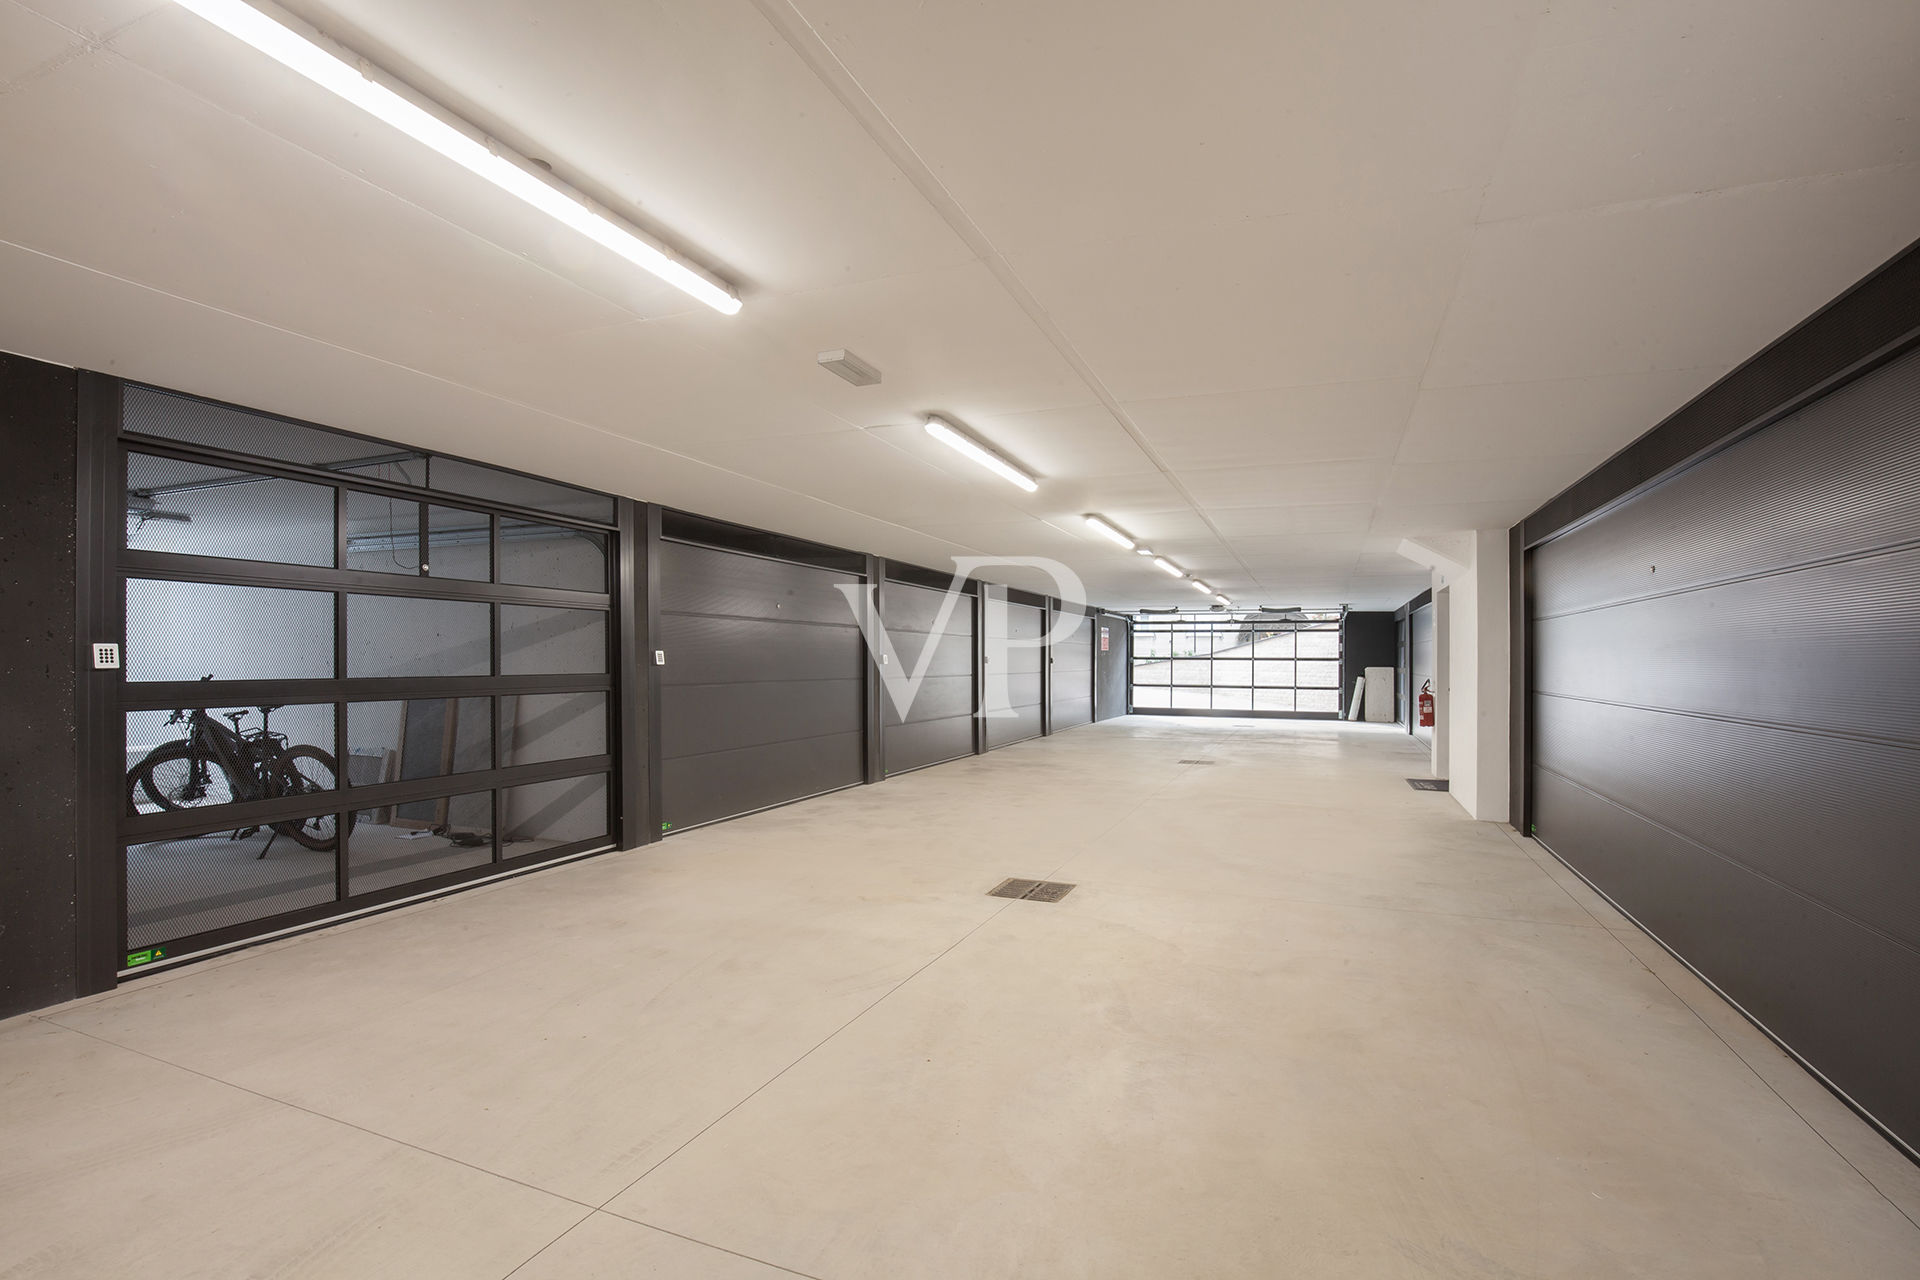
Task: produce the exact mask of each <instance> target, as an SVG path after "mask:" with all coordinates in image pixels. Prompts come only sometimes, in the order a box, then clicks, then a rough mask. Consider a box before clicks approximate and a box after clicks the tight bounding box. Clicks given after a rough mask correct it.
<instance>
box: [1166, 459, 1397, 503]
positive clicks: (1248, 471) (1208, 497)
mask: <svg viewBox="0 0 1920 1280" xmlns="http://www.w3.org/2000/svg"><path fill="white" fill-rule="evenodd" d="M1389 469H1390V464H1388V463H1386V462H1384V461H1361V462H1302V463H1298V464H1296V465H1293V466H1285V467H1235V468H1231V469H1228V470H1221V471H1183V472H1181V473H1180V479H1181V481H1182V482H1183V483H1184V484H1185V485H1186V486H1187V488H1188V489H1189V490H1191V491H1192V493H1193V495H1194V496H1195V497H1196V498H1198V499H1199V500H1200V502H1201V504H1202V505H1203V506H1205V507H1206V508H1207V509H1208V510H1213V509H1215V508H1222V507H1271V506H1277V505H1281V504H1288V505H1292V504H1300V505H1304V506H1327V505H1338V504H1345V503H1355V502H1367V503H1370V502H1372V501H1374V499H1375V498H1376V497H1377V496H1378V495H1379V492H1380V485H1381V483H1382V482H1383V481H1384V480H1385V479H1386V476H1387V471H1388V470H1389Z"/></svg>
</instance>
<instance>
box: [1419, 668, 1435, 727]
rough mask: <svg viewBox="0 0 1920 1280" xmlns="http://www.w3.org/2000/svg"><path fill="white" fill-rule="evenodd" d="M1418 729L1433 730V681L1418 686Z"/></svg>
mask: <svg viewBox="0 0 1920 1280" xmlns="http://www.w3.org/2000/svg"><path fill="white" fill-rule="evenodd" d="M1420 727H1421V728H1422V729H1431V728H1433V681H1431V680H1428V681H1426V682H1425V683H1424V684H1422V685H1421V686H1420Z"/></svg>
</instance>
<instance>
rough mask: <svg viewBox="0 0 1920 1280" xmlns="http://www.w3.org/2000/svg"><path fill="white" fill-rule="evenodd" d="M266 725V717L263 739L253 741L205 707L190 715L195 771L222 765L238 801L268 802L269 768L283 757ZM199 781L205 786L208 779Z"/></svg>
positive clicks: (264, 719)
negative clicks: (264, 800)
mask: <svg viewBox="0 0 1920 1280" xmlns="http://www.w3.org/2000/svg"><path fill="white" fill-rule="evenodd" d="M176 714H179V713H176ZM266 722H267V717H266V715H265V714H262V716H261V729H260V736H259V737H256V738H249V737H247V736H246V735H245V734H244V733H241V732H240V731H239V730H237V729H229V728H228V727H227V726H225V725H223V724H221V723H220V722H219V721H217V720H215V719H214V718H213V717H212V716H211V715H209V714H208V713H207V711H206V709H205V708H204V707H198V708H195V709H194V710H193V711H192V712H189V713H187V745H188V747H189V748H190V749H191V750H192V751H193V760H194V768H195V769H196V770H200V769H204V768H207V767H208V766H209V765H215V766H218V767H219V768H220V770H221V771H222V772H224V773H225V774H226V775H227V780H228V782H229V783H231V784H232V786H233V789H234V796H233V798H234V799H235V800H260V799H264V798H265V797H266V795H267V790H268V788H267V773H266V770H267V766H268V764H269V763H270V762H271V761H272V760H273V759H274V758H275V757H276V756H277V755H278V754H279V752H278V750H277V748H276V747H275V743H274V739H273V737H272V735H270V734H268V733H267V723H266ZM255 744H258V746H256V745H255ZM195 781H196V782H197V783H200V784H202V785H204V784H205V782H206V781H207V780H206V779H204V778H196V779H195Z"/></svg>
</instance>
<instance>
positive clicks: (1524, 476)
mask: <svg viewBox="0 0 1920 1280" xmlns="http://www.w3.org/2000/svg"><path fill="white" fill-rule="evenodd" d="M1607 457H1608V455H1607V454H1605V453H1583V454H1576V455H1574V456H1571V457H1558V458H1474V459H1472V460H1470V461H1465V462H1403V463H1400V464H1398V465H1397V466H1395V467H1394V469H1393V474H1392V475H1391V476H1390V477H1389V478H1388V480H1387V487H1386V491H1385V492H1384V493H1383V494H1382V505H1384V506H1389V507H1391V506H1396V505H1400V504H1406V505H1408V506H1412V505H1415V504H1418V503H1420V502H1421V501H1422V500H1423V499H1424V498H1425V497H1426V496H1427V495H1429V494H1434V493H1444V494H1446V495H1447V496H1448V497H1449V498H1451V499H1453V500H1454V501H1456V502H1502V501H1506V500H1508V499H1511V500H1513V501H1515V502H1519V503H1523V504H1532V505H1535V506H1537V505H1538V502H1539V500H1538V499H1537V498H1536V497H1535V495H1536V494H1540V493H1558V492H1560V491H1561V490H1562V489H1564V488H1566V487H1567V486H1568V485H1570V484H1572V483H1573V482H1574V481H1575V480H1578V479H1579V478H1580V477H1581V476H1583V475H1585V474H1587V472H1589V471H1591V470H1593V469H1594V468H1595V467H1597V466H1599V465H1600V464H1601V463H1602V462H1605V461H1606V460H1607ZM1530 509H1531V506H1529V510H1530Z"/></svg>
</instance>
